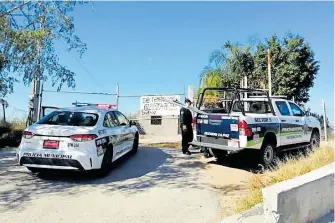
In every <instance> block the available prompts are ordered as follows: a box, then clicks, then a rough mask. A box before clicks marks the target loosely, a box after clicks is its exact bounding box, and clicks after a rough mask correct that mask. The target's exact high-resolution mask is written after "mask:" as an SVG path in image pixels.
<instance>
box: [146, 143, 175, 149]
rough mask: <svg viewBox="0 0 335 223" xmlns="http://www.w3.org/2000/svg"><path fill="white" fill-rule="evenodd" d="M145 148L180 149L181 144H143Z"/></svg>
mask: <svg viewBox="0 0 335 223" xmlns="http://www.w3.org/2000/svg"><path fill="white" fill-rule="evenodd" d="M145 146H148V147H158V148H181V143H178V142H163V143H151V144H145Z"/></svg>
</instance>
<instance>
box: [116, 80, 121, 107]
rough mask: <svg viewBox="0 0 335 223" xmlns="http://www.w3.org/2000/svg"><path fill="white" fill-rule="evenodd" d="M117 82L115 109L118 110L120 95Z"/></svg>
mask: <svg viewBox="0 0 335 223" xmlns="http://www.w3.org/2000/svg"><path fill="white" fill-rule="evenodd" d="M119 94H120V89H119V83H117V84H116V109H117V110H119V97H120V95H119Z"/></svg>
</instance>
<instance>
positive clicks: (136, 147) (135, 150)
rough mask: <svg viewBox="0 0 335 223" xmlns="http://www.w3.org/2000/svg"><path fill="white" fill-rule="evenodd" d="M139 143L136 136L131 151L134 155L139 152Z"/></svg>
mask: <svg viewBox="0 0 335 223" xmlns="http://www.w3.org/2000/svg"><path fill="white" fill-rule="evenodd" d="M138 141H139V139H138V135H136V136H135V138H134V143H133V149H132V151H131V152H132V153H136V152H137V150H138Z"/></svg>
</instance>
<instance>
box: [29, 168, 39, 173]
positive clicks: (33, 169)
mask: <svg viewBox="0 0 335 223" xmlns="http://www.w3.org/2000/svg"><path fill="white" fill-rule="evenodd" d="M27 169H28V170H29V171H30V172H32V173H38V172H39V171H40V169H39V168H34V167H27Z"/></svg>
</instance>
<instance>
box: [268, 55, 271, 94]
mask: <svg viewBox="0 0 335 223" xmlns="http://www.w3.org/2000/svg"><path fill="white" fill-rule="evenodd" d="M268 78H269V96H271V95H272V76H271V55H270V49H268Z"/></svg>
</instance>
